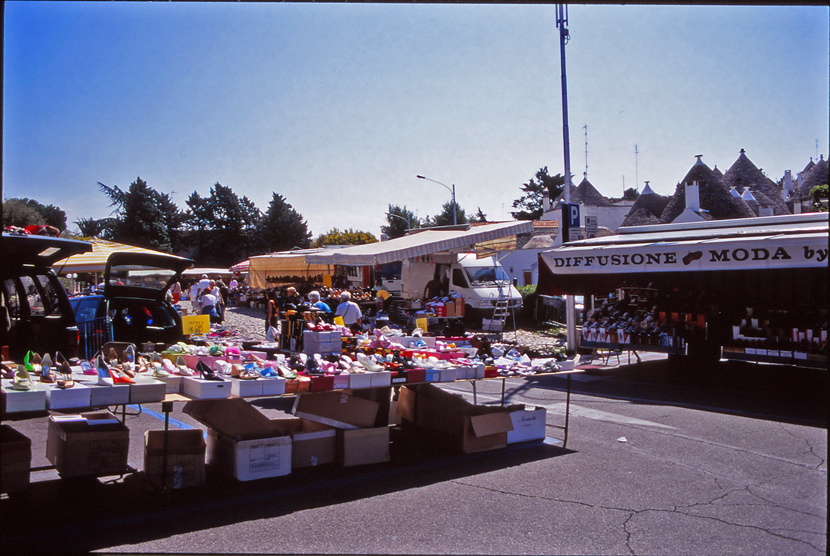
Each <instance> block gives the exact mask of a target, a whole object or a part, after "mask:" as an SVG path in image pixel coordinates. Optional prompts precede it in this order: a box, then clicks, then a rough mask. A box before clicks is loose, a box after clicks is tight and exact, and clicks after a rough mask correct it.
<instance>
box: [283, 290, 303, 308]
mask: <svg viewBox="0 0 830 556" xmlns="http://www.w3.org/2000/svg"><path fill="white" fill-rule="evenodd" d="M302 302H303V298H302V297H300V294H298V293H297V288H295V287H294V286H289V287H288V288H286V290H285V292H284V293H283V295H282V296H281V297H280V298H279V305H278V308H279V310H280V312H281V313H284V312H286V311H296V310H297V307H299V306H300V305H301V304H302Z"/></svg>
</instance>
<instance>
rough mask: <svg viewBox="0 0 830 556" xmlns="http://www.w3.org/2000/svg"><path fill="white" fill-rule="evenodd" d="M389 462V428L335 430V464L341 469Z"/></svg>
mask: <svg viewBox="0 0 830 556" xmlns="http://www.w3.org/2000/svg"><path fill="white" fill-rule="evenodd" d="M386 461H389V427H388V426H385V427H375V428H368V429H352V430H343V429H337V463H338V464H339V465H340V466H341V467H351V466H354V465H367V464H370V463H383V462H386Z"/></svg>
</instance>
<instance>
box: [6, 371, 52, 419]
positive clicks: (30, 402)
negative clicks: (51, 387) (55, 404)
mask: <svg viewBox="0 0 830 556" xmlns="http://www.w3.org/2000/svg"><path fill="white" fill-rule="evenodd" d="M0 385H2V386H0V392H2V395H3V412H4V413H19V412H23V411H45V410H46V389H45V388H43V386H42V385H41V384H40V383H38V382H36V383H34V386H33V387H32V389H31V390H14V389H13V388H12V379H10V378H8V379H6V378H4V379H3V380H2V382H0Z"/></svg>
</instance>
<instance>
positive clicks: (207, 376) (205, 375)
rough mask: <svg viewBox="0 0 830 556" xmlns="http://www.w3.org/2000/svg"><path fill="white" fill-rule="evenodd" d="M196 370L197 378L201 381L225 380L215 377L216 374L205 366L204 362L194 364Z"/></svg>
mask: <svg viewBox="0 0 830 556" xmlns="http://www.w3.org/2000/svg"><path fill="white" fill-rule="evenodd" d="M196 370H197V371H199V378H201V379H202V380H222V381H223V380H225V379H223V378H222V377H221V376H218V375H216V373H215V372H214V371H213V369H211V368H210V367H208V366H207V363H205V362H204V361H201V360H200V361H199V362H198V363H196Z"/></svg>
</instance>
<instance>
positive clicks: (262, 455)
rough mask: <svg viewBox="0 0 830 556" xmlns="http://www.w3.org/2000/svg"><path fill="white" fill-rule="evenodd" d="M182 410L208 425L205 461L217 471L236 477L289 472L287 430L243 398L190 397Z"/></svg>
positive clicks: (289, 459) (243, 478) (285, 473)
mask: <svg viewBox="0 0 830 556" xmlns="http://www.w3.org/2000/svg"><path fill="white" fill-rule="evenodd" d="M182 411H183V412H184V413H187V414H188V415H190V416H191V417H193V418H194V419H196V420H197V421H199V422H200V423H202V424H204V425H206V426H207V427H208V437H207V445H206V453H207V455H206V459H207V463H208V465H210V466H213V467H216V468H217V469H218V470H219V471H220V472H222V473H224V474H226V475H229V476H231V477H234V478H236V479H237V480H240V481H251V480H255V479H264V478H267V477H278V476H281V475H287V474H289V473H290V472H291V437H290V436H289V435H288V432H287V431H286V430H284V429H282V428H281V427H279V426H278V425H277V424H276V423H275V422H274V421H272V420H271V419H268V417H266V416H265V415H263V414H262V413H260V412H259V411H258V410H257V409H256V408H255V407H253V406H252V405H251V404H249V403H248V402H246V401H245V400H242V399H239V398H229V399H221V400H193V401H190V402H187V403H186V404H185V406H184V407H183V408H182Z"/></svg>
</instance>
